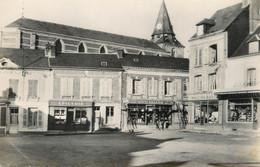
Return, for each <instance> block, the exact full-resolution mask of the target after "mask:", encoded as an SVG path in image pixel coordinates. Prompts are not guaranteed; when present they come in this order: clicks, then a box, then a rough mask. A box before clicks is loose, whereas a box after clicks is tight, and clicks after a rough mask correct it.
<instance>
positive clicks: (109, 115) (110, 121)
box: [106, 107, 114, 124]
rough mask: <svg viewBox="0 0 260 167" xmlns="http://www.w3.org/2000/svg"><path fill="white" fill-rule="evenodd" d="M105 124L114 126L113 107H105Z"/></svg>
mask: <svg viewBox="0 0 260 167" xmlns="http://www.w3.org/2000/svg"><path fill="white" fill-rule="evenodd" d="M106 124H114V107H106Z"/></svg>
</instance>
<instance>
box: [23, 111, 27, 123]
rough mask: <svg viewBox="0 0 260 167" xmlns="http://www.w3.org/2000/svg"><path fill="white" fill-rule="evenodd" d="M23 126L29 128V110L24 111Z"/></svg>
mask: <svg viewBox="0 0 260 167" xmlns="http://www.w3.org/2000/svg"><path fill="white" fill-rule="evenodd" d="M23 126H27V110H26V109H23Z"/></svg>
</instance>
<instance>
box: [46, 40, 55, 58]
mask: <svg viewBox="0 0 260 167" xmlns="http://www.w3.org/2000/svg"><path fill="white" fill-rule="evenodd" d="M45 57H49V58H55V46H54V45H52V44H50V43H49V42H48V43H47V44H46V45H45Z"/></svg>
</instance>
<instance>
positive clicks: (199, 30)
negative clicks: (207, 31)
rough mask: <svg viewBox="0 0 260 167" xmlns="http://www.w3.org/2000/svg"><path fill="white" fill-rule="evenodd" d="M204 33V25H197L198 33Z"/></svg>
mask: <svg viewBox="0 0 260 167" xmlns="http://www.w3.org/2000/svg"><path fill="white" fill-rule="evenodd" d="M203 34H204V26H203V25H200V26H198V27H197V35H203Z"/></svg>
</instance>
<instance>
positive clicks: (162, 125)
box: [161, 120, 164, 130]
mask: <svg viewBox="0 0 260 167" xmlns="http://www.w3.org/2000/svg"><path fill="white" fill-rule="evenodd" d="M161 127H162V130H164V120H161Z"/></svg>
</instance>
